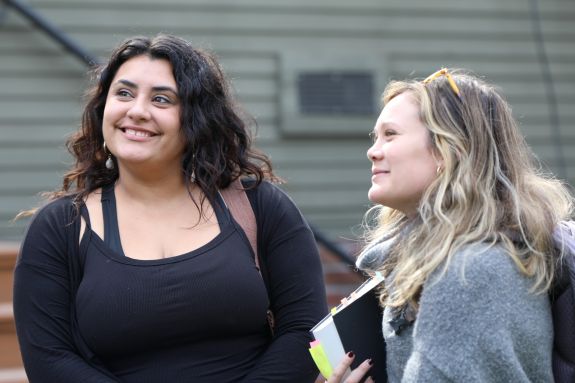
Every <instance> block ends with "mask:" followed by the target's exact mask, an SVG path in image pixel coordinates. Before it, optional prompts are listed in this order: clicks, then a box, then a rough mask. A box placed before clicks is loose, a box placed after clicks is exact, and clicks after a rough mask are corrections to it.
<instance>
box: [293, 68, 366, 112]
mask: <svg viewBox="0 0 575 383" xmlns="http://www.w3.org/2000/svg"><path fill="white" fill-rule="evenodd" d="M373 83H374V80H373V75H372V74H371V73H369V72H313V73H300V74H299V75H298V93H299V109H300V113H301V114H306V115H371V114H373V112H374V105H373V104H374V102H373V89H374V84H373Z"/></svg>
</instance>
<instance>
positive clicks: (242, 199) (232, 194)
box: [220, 178, 261, 274]
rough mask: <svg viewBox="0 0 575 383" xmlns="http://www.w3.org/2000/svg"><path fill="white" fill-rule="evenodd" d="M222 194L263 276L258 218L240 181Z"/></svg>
mask: <svg viewBox="0 0 575 383" xmlns="http://www.w3.org/2000/svg"><path fill="white" fill-rule="evenodd" d="M220 193H221V195H222V198H223V199H224V201H225V203H226V205H227V206H228V208H229V209H230V212H231V213H232V216H233V217H234V219H235V220H236V221H237V222H238V223H239V224H240V226H241V227H242V229H243V230H244V232H245V233H246V236H247V237H248V241H249V242H250V245H251V247H252V250H253V252H254V256H255V259H254V260H255V263H256V267H257V268H258V271H260V274H261V269H260V261H259V257H258V226H257V223H256V216H255V214H254V209H252V205H251V204H250V201H249V200H248V196H247V195H246V191H245V190H244V187H243V185H242V183H241V181H240V179H239V178H236V179H235V180H234V181H233V182H232V183H231V184H230V186H228V187H227V188H225V189H223V190H221V191H220Z"/></svg>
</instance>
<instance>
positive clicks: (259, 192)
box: [243, 180, 299, 214]
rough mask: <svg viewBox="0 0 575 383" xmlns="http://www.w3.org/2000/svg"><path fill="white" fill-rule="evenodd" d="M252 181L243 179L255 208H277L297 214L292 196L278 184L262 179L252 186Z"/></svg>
mask: <svg viewBox="0 0 575 383" xmlns="http://www.w3.org/2000/svg"><path fill="white" fill-rule="evenodd" d="M254 183H255V181H253V180H246V181H243V184H244V186H246V187H247V188H248V189H247V190H246V193H247V195H248V198H249V200H250V202H251V203H252V206H253V207H254V209H255V210H258V209H259V210H261V209H266V210H269V209H278V210H279V211H284V210H288V211H294V212H295V211H297V212H298V214H299V210H298V209H297V207H296V204H295V203H294V201H293V200H292V198H291V197H290V196H289V195H288V194H287V193H286V192H285V191H284V190H282V189H281V188H280V187H279V186H278V185H276V184H272V183H271V182H269V181H262V182H261V183H260V184H259V185H257V186H254Z"/></svg>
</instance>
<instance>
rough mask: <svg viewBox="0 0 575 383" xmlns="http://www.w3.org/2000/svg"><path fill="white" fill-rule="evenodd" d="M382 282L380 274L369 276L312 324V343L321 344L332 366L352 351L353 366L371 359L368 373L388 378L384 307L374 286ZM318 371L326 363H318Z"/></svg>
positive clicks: (378, 378)
mask: <svg viewBox="0 0 575 383" xmlns="http://www.w3.org/2000/svg"><path fill="white" fill-rule="evenodd" d="M381 282H383V278H382V277H381V275H379V274H378V275H376V276H374V277H372V278H370V279H369V280H367V281H366V282H365V283H364V284H362V285H361V286H360V287H359V288H357V289H356V290H355V291H354V292H353V293H351V294H350V295H349V296H348V297H347V298H345V299H344V300H342V304H340V305H339V306H337V307H336V308H335V309H333V310H332V312H331V313H330V314H329V315H328V316H326V317H325V318H324V319H323V320H322V321H320V322H319V323H318V324H317V325H316V326H315V327H314V328H312V330H311V332H312V334H313V336H314V338H315V339H316V341H318V343H316V344H315V345H312V346H315V347H319V346H321V348H322V349H323V350H322V351H323V353H324V354H325V359H326V360H327V362H328V363H329V365H330V367H331V369H332V370H333V369H334V368H335V367H336V366H337V365H338V364H339V362H340V361H341V360H342V358H343V357H344V355H345V354H346V353H347V352H349V351H353V352H354V353H355V359H354V361H353V363H352V365H351V367H352V368H356V367H357V366H358V365H360V364H361V363H362V362H363V361H364V360H366V359H371V360H372V361H373V367H372V368H371V369H370V371H369V373H368V375H369V376H371V377H373V378H374V379H375V381H376V382H387V372H386V356H385V341H384V339H383V334H382V317H383V310H382V308H381V307H380V306H379V300H378V298H377V287H378V286H379V285H380V284H381ZM314 343H315V342H314ZM312 354H313V353H312ZM314 360H315V358H314ZM316 364H318V361H317V360H316ZM318 367H320V366H319V364H318ZM327 370H328V372H329V369H327ZM320 371H322V374H323V373H324V371H326V369H325V367H324V368H323V369H322V368H321V367H320ZM326 378H327V377H326Z"/></svg>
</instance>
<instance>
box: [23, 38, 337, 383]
mask: <svg viewBox="0 0 575 383" xmlns="http://www.w3.org/2000/svg"><path fill="white" fill-rule="evenodd" d="M68 148H69V150H70V152H71V153H72V155H73V157H74V159H75V164H74V166H73V167H72V169H71V170H70V171H68V172H67V173H66V174H65V176H64V180H63V185H62V187H61V189H60V190H58V191H55V192H52V193H49V194H48V200H49V202H48V203H47V205H46V206H44V207H43V208H41V209H39V210H38V211H36V212H35V216H34V218H33V220H32V222H31V223H30V226H29V228H28V231H27V234H26V237H25V239H24V241H23V244H22V248H21V253H20V257H19V260H18V263H17V267H16V270H15V287H14V311H15V319H16V326H17V332H18V338H19V341H20V347H21V351H22V356H23V360H24V366H25V369H26V372H27V374H28V378H29V380H30V382H32V383H34V382H59V383H64V382H79V381H81V382H137V383H143V382H312V381H314V379H315V377H316V376H317V370H316V369H315V367H314V365H313V362H312V360H311V358H310V357H309V355H308V353H307V347H308V342H309V340H310V335H309V329H310V328H311V327H312V326H313V325H314V324H315V323H316V322H317V321H318V320H319V319H321V318H322V317H323V315H324V314H325V312H326V308H327V305H326V302H325V290H324V287H323V284H322V281H323V279H322V274H321V265H320V262H319V257H318V253H317V247H316V244H315V241H314V238H313V235H312V233H311V231H310V229H309V227H308V225H307V224H306V222H305V220H304V219H303V217H302V215H301V214H300V212H299V211H298V209H297V208H296V206H295V205H294V204H293V203H292V201H291V200H290V199H289V197H287V196H286V195H285V194H284V193H283V192H282V191H280V189H279V188H277V187H276V186H274V185H273V184H272V183H271V182H273V181H277V178H276V177H275V176H274V174H273V171H272V166H271V163H270V161H269V159H268V158H267V157H266V156H265V155H264V154H263V153H261V152H258V151H256V150H255V149H254V148H252V145H251V135H250V131H249V129H248V126H247V125H246V123H245V120H244V119H243V118H242V117H241V115H240V113H239V109H238V107H237V105H236V104H235V103H234V101H233V98H232V97H231V94H230V90H229V86H228V82H227V80H226V78H225V76H224V74H223V72H222V70H221V68H220V66H219V65H218V63H217V61H216V60H215V58H214V57H213V56H212V55H210V54H209V53H207V52H205V51H202V50H200V49H197V48H195V47H193V46H192V45H191V44H190V43H189V42H187V41H185V40H183V39H181V38H177V37H174V36H169V35H159V36H156V37H154V38H151V39H149V38H144V37H135V38H131V39H128V40H126V41H125V42H123V43H122V44H121V45H119V46H118V47H117V48H116V49H115V50H114V52H113V53H112V55H111V58H110V59H109V61H108V62H107V64H105V65H103V66H102V67H101V68H99V69H98V70H97V71H96V81H95V86H94V87H93V88H92V89H91V90H90V92H89V93H88V102H87V105H86V108H85V110H84V113H83V118H82V127H81V129H80V130H79V131H78V132H77V133H75V134H74V135H73V136H72V137H71V138H70V139H69V141H68ZM234 187H235V188H237V189H244V190H245V194H246V195H247V197H248V200H249V203H248V204H247V206H248V207H247V209H248V210H250V211H249V212H248V211H246V212H245V213H246V214H248V215H249V214H250V213H252V212H253V213H254V214H255V217H256V220H255V222H256V226H257V245H256V246H255V249H256V250H255V251H254V249H252V247H251V246H250V241H249V238H248V237H249V235H247V233H246V232H244V230H243V229H242V222H238V220H237V219H238V217H237V216H236V215H233V214H232V213H231V212H230V209H228V205H229V204H226V197H225V195H226V194H224V193H223V191H225V190H230V188H234ZM241 193H243V191H241ZM222 195H224V197H223V196H222ZM227 195H229V194H227ZM254 253H256V254H254ZM257 254H259V259H260V260H261V262H259V265H261V273H260V270H259V268H258V263H257V262H256V261H257V260H258V258H257V257H258V255H257ZM262 277H263V278H262ZM270 310H271V312H273V314H274V316H275V323H270V322H269V321H268V317H269V315H268V314H269V312H270Z"/></svg>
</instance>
